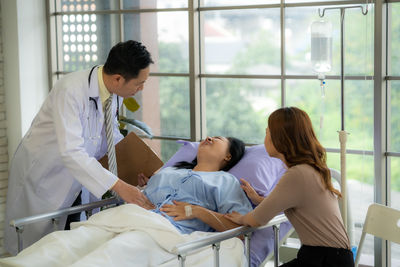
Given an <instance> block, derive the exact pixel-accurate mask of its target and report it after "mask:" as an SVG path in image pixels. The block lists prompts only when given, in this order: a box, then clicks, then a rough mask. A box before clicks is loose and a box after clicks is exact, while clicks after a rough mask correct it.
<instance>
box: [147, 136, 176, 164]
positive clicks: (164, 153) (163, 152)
mask: <svg viewBox="0 0 400 267" xmlns="http://www.w3.org/2000/svg"><path fill="white" fill-rule="evenodd" d="M143 141H145V142H146V144H148V145H149V146H150V147H151V148H152V149H153V150H154V151H155V152H156V153H157V155H158V156H159V157H161V160H162V161H163V162H164V163H165V162H167V161H168V160H169V159H170V158H171V157H172V156H173V155H174V154H175V153H176V152H177V151H178V149H179V148H180V147H181V146H182V144H178V143H177V142H176V141H172V140H156V139H147V138H143Z"/></svg>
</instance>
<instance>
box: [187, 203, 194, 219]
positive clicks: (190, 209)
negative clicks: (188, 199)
mask: <svg viewBox="0 0 400 267" xmlns="http://www.w3.org/2000/svg"><path fill="white" fill-rule="evenodd" d="M192 214H193V212H192V206H190V205H186V206H185V216H186V217H190V216H192Z"/></svg>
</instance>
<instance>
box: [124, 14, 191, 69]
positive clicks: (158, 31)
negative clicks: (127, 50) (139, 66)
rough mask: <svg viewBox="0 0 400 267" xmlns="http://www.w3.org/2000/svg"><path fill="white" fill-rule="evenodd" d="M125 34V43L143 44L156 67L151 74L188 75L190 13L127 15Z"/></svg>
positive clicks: (125, 17)
mask: <svg viewBox="0 0 400 267" xmlns="http://www.w3.org/2000/svg"><path fill="white" fill-rule="evenodd" d="M147 25H153V26H152V27H147ZM124 33H125V39H127V40H129V39H133V40H137V41H141V42H142V43H143V44H144V45H145V46H146V47H147V49H148V50H149V51H150V53H151V55H152V58H153V61H154V63H155V64H152V65H151V67H150V70H151V72H170V73H171V72H172V73H188V72H189V52H188V51H189V48H188V16H187V12H159V13H152V12H151V13H140V14H128V15H124Z"/></svg>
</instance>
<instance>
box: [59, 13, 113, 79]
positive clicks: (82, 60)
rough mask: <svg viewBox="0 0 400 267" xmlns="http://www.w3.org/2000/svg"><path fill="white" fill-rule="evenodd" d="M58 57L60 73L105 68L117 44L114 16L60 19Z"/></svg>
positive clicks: (76, 16) (79, 16) (75, 16)
mask: <svg viewBox="0 0 400 267" xmlns="http://www.w3.org/2000/svg"><path fill="white" fill-rule="evenodd" d="M58 18H59V19H60V20H61V29H60V32H61V33H60V34H59V35H58V36H59V40H60V41H59V42H60V46H59V47H58V49H59V50H58V52H57V54H58V56H59V60H60V63H61V64H60V65H59V66H60V69H59V70H60V71H67V72H70V71H77V70H83V69H88V68H91V67H92V66H94V65H98V64H104V62H105V61H106V59H107V55H108V52H109V51H110V49H111V47H112V46H113V45H115V44H116V43H117V42H118V41H119V40H120V36H119V30H118V29H117V28H116V27H115V26H116V22H118V16H116V15H98V14H91V15H88V14H85V15H62V16H61V17H58Z"/></svg>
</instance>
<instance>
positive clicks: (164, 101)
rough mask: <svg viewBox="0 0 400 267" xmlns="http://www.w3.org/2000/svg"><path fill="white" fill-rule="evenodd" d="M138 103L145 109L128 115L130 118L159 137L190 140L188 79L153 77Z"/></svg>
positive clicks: (147, 82)
mask: <svg viewBox="0 0 400 267" xmlns="http://www.w3.org/2000/svg"><path fill="white" fill-rule="evenodd" d="M135 99H136V100H137V101H138V103H139V104H140V106H141V108H140V109H139V110H137V111H136V112H135V113H133V114H132V113H130V112H127V116H128V117H129V118H135V119H138V120H140V121H143V122H144V123H146V124H147V125H148V126H150V128H151V129H152V131H153V134H154V135H156V136H172V137H178V138H189V137H190V106H189V105H190V102H189V79H188V78H185V77H184V78H182V77H150V78H149V79H148V80H147V81H146V84H145V89H144V90H143V91H141V92H140V93H138V94H136V95H135Z"/></svg>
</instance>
